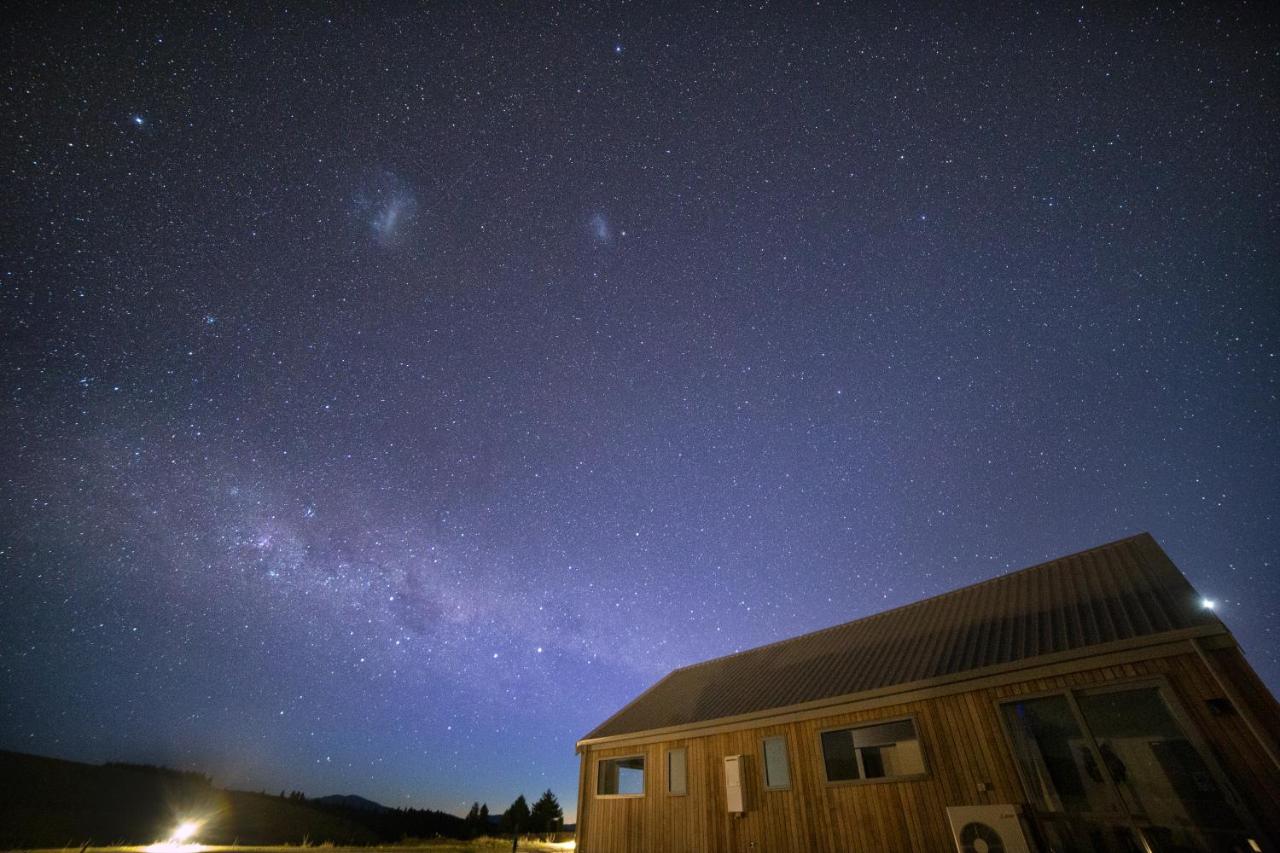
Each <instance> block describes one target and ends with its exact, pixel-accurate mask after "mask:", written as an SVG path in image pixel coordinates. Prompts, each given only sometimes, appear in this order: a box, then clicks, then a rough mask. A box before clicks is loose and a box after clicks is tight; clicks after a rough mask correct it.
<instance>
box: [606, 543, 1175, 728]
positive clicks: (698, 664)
mask: <svg viewBox="0 0 1280 853" xmlns="http://www.w3.org/2000/svg"><path fill="white" fill-rule="evenodd" d="M1144 538H1146V539H1151V538H1152V536H1151V534H1150V533H1149V532H1147V531H1142V532H1140V533H1134V534H1131V535H1129V536H1122V537H1120V538H1119V539H1114V540H1112V541H1110V542H1106V543H1104V544H1102V545H1095V546H1093V547H1092V548H1085V549H1084V550H1082V551H1075V552H1073V553H1071V554H1064V555H1063V556H1061V557H1054V558H1053V559H1052V560H1043V561H1041V562H1039V563H1034V564H1033V565H1030V566H1024V567H1023V568H1021V569H1014V570H1013V571H1011V572H1005V573H1004V574H1002V575H996V576H995V577H991V578H987V579H986V580H980V581H976V582H974V583H971V584H969V585H967V586H962V587H958V588H956V589H949V590H947V591H946V592H940V593H938V594H937V595H931V596H929V597H928V598H922V599H920V600H919V601H911V602H908V603H906V604H899V605H898V606H897V607H891V608H889V609H888V610H879V611H877V612H875V613H870V614H868V615H866V616H859V617H858V618H857V619H850V620H849V621H847V622H841V623H839V624H837V625H828V626H827V627H825V628H816V629H814V630H813V631H806V632H805V633H803V634H796V635H795V636H793V637H784V638H783V639H781V640H774V641H773V642H771V643H764V644H763V645H759V646H752V647H751V648H749V649H742V650H741V651H737V652H729V653H728V654H724V655H719V656H718V657H713V658H707V659H706V660H700V661H697V662H696V663H690V664H685V665H684V666H678V667H676V668H675V669H673V670H671V671H670V672H669V673H667V674H666V675H665V676H663V677H662V678H661V679H659V682H661V681H666V680H667V679H668V678H670V677H671V676H673V675H675V674H676V673H677V672H683V671H685V670H689V669H698V668H700V667H704V666H707V665H709V664H713V663H718V662H720V661H725V660H728V659H729V658H734V657H739V656H740V655H747V654H751V653H753V652H761V651H764V650H765V649H770V648H773V647H774V646H781V645H786V644H787V643H793V642H795V641H797V640H803V639H806V638H808V637H816V636H818V635H819V634H825V633H827V632H828V631H835V630H838V629H840V628H847V627H848V626H850V625H853V624H855V623H857V622H869V621H871V620H872V619H879V618H880V617H882V616H888V615H889V614H891V613H897V612H898V611H900V610H908V609H910V608H913V607H920V606H922V605H925V604H931V603H933V602H936V601H939V600H940V599H944V598H949V597H950V596H954V595H959V594H960V593H962V592H968V591H970V590H973V589H977V588H979V587H983V586H987V585H989V584H993V583H996V582H997V581H1003V580H1007V579H1009V578H1012V577H1016V576H1018V575H1022V574H1027V573H1029V572H1032V571H1035V570H1037V569H1042V568H1044V567H1045V566H1048V565H1050V564H1052V563H1061V562H1064V561H1066V560H1072V559H1075V558H1077V557H1083V556H1084V555H1086V554H1091V553H1093V552H1095V551H1104V550H1107V549H1109V548H1114V547H1116V546H1117V545H1121V544H1124V543H1128V542H1137V541H1140V540H1142V539H1144ZM656 686H657V684H654V685H652V686H651V687H650V689H653V687H656ZM645 692H646V693H647V692H648V691H647V690H646V691H645ZM643 695H644V693H641V694H640V696H643ZM640 696H637V697H636V699H639V698H640ZM632 701H635V700H632ZM624 710H626V706H624V707H623V708H622V709H620V710H619V711H618V714H621V713H622V711H624ZM618 714H615V715H614V716H617V715H618ZM610 719H612V718H610ZM606 722H608V721H606ZM603 725H604V724H603V723H602V724H601V726H603Z"/></svg>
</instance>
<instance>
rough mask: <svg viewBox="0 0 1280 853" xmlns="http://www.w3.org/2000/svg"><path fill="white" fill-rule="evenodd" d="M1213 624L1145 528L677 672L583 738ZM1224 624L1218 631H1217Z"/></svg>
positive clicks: (733, 713) (844, 693) (754, 709)
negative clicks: (892, 608) (995, 575)
mask: <svg viewBox="0 0 1280 853" xmlns="http://www.w3.org/2000/svg"><path fill="white" fill-rule="evenodd" d="M1214 625H1217V626H1219V627H1220V626H1221V623H1220V622H1219V621H1218V619H1217V617H1216V616H1215V615H1214V614H1213V613H1212V612H1210V611H1208V610H1205V609H1204V608H1202V607H1201V606H1200V598H1199V596H1198V595H1197V594H1196V591H1195V590H1194V589H1193V588H1192V586H1191V584H1190V583H1189V582H1188V581H1187V579H1186V578H1185V577H1184V576H1183V575H1182V573H1181V572H1180V571H1178V569H1177V567H1176V566H1174V565H1173V563H1172V562H1171V561H1170V560H1169V558H1168V556H1167V555H1166V554H1165V553H1164V551H1163V550H1161V548H1160V546H1159V545H1157V544H1156V541H1155V539H1153V538H1152V537H1151V535H1150V534H1147V533H1141V534H1138V535H1137V536H1132V537H1130V538H1128V539H1121V540H1119V541H1117V542H1112V543H1110V544H1108V545H1102V546H1100V547H1097V548H1092V549H1090V550H1088V551H1081V552H1080V553H1078V554H1072V555H1070V556H1067V557H1061V558H1059V559H1057V560H1052V561H1050V562H1048V563H1041V564H1040V565H1036V566H1032V567H1030V568H1027V569H1022V570H1021V571H1016V572H1012V573H1010V574H1006V575H1002V576H1000V577H997V578H993V579H991V580H988V581H983V582H981V583H977V584H974V585H973V586H967V587H964V588H962V589H958V590H955V591H953V592H948V593H944V594H942V595H938V596H935V597H933V598H928V599H925V600H924V601H919V602H916V603H914V604H908V605H906V606H904V607H898V608H896V609H894V610H888V611H885V612H884V613H878V614H876V615H874V616H868V617H866V618H864V619H858V620H855V621H853V622H846V623H845V624H843V625H836V626H835V627H832V628H826V629H823V630H821V631H815V632H813V633H811V634H804V635H801V636H799V637H793V638H792V639H789V640H783V641H781V642H777V643H772V644H770V645H767V646H760V647H759V648H755V649H749V650H747V651H745V652H739V653H737V654H732V655H728V656H726V657H721V658H716V659H714V660H709V661H705V662H703V663H698V664H694V665H692V666H687V667H683V668H681V669H677V670H675V671H674V672H672V673H670V674H669V675H667V676H666V677H665V678H663V679H662V680H661V681H659V682H657V683H656V684H654V685H653V686H652V687H650V688H649V689H648V690H646V691H645V692H644V693H642V694H640V696H638V697H637V698H635V699H634V700H632V701H631V702H630V703H629V704H628V705H626V706H625V707H624V708H622V710H620V711H618V712H617V713H616V714H614V715H613V716H612V717H610V718H609V719H608V720H605V721H604V722H603V723H601V724H600V725H599V726H597V727H596V728H595V729H594V730H593V731H592V732H591V733H589V734H588V735H586V737H584V738H583V740H584V741H590V740H595V739H598V738H606V737H612V736H616V735H625V734H634V733H638V732H646V731H651V730H654V729H665V728H669V727H673V726H682V725H688V724H691V723H700V722H704V721H709V720H717V719H720V718H722V717H733V716H736V715H739V714H749V713H752V712H759V711H767V710H770V709H774V708H784V707H788V706H792V705H798V704H800V703H803V702H811V701H815V700H820V699H828V698H831V697H836V696H847V695H850V694H855V693H862V692H865V691H869V690H876V689H879V688H885V687H892V686H894V685H898V684H908V683H911V682H916V681H922V680H925V679H930V678H938V677H942V676H948V675H956V674H958V673H963V672H966V671H968V670H976V669H981V668H983V667H988V666H995V665H998V664H1004V663H1011V662H1014V661H1020V660H1027V659H1030V658H1036V657H1039V656H1041V655H1048V654H1054V653H1058V652H1065V651H1072V650H1075V649H1081V648H1084V647H1087V646H1093V645H1098V644H1101V643H1110V642H1114V641H1117V640H1129V639H1136V638H1139V637H1145V636H1149V635H1154V634H1161V633H1164V632H1167V631H1176V630H1179V629H1183V628H1196V627H1201V626H1214ZM1224 630H1225V629H1224Z"/></svg>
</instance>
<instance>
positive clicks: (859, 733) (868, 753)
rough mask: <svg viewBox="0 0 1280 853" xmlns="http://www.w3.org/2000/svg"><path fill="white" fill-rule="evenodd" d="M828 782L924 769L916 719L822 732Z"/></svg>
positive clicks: (896, 776) (914, 773)
mask: <svg viewBox="0 0 1280 853" xmlns="http://www.w3.org/2000/svg"><path fill="white" fill-rule="evenodd" d="M822 760H823V763H824V765H825V767H826V771H827V781H828V782H854V781H858V780H864V779H900V778H903V777H906V776H919V775H921V774H922V773H924V755H923V754H921V752H920V739H919V738H918V737H917V736H916V724H915V721H914V720H895V721H893V722H891V723H877V724H875V725H871V726H859V727H857V728H851V729H833V730H831V731H826V732H823V733H822Z"/></svg>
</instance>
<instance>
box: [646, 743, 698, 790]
mask: <svg viewBox="0 0 1280 853" xmlns="http://www.w3.org/2000/svg"><path fill="white" fill-rule="evenodd" d="M673 752H683V753H684V790H683V791H680V792H679V793H677V792H675V791H673V790H671V753H673ZM662 755H663V759H664V761H663V767H662V769H663V774H662V775H663V776H664V777H665V780H664V782H663V787H664V788H666V791H667V796H668V797H687V796H689V747H687V746H670V747H667V748H666V749H665V750H663V753H662ZM632 796H635V795H634V794H633V795H632Z"/></svg>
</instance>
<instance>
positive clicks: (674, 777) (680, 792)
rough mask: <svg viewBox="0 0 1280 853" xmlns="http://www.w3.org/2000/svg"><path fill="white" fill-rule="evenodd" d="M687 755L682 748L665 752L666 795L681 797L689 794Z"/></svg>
mask: <svg viewBox="0 0 1280 853" xmlns="http://www.w3.org/2000/svg"><path fill="white" fill-rule="evenodd" d="M688 760H689V757H688V753H686V752H685V750H684V747H679V748H677V749H669V750H667V793H668V794H674V795H675V796H677V797H682V796H684V795H685V794H687V793H688V792H689V773H688Z"/></svg>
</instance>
